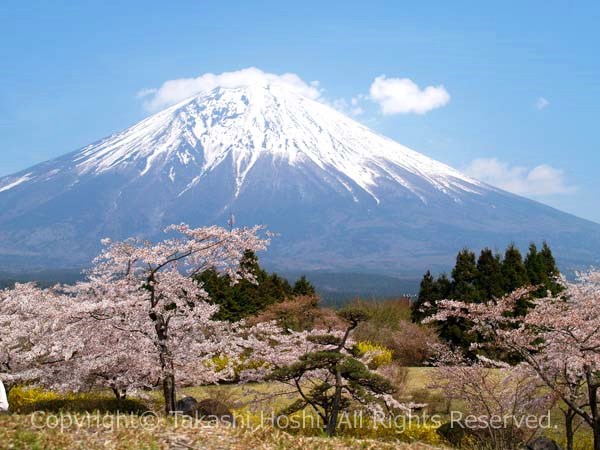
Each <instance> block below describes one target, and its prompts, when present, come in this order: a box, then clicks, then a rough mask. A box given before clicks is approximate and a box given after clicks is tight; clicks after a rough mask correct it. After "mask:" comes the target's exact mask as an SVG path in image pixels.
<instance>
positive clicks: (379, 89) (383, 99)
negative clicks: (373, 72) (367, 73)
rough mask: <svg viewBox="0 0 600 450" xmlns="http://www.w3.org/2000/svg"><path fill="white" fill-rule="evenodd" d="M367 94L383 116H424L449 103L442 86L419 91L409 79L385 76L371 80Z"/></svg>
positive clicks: (448, 95)
mask: <svg viewBox="0 0 600 450" xmlns="http://www.w3.org/2000/svg"><path fill="white" fill-rule="evenodd" d="M369 94H370V99H371V100H373V101H374V102H375V103H377V104H378V105H379V107H380V110H381V113H382V114H385V115H389V114H409V113H414V114H425V113H426V112H428V111H431V110H433V109H436V108H441V107H442V106H444V105H446V104H447V103H448V102H449V101H450V94H449V93H448V91H446V89H445V88H444V86H442V85H439V86H427V87H425V88H423V89H421V88H420V87H419V86H418V85H417V84H416V83H415V82H413V81H412V80H410V79H409V78H387V77H386V76H385V75H381V76H379V77H377V78H375V79H374V80H373V83H372V84H371V88H370V90H369Z"/></svg>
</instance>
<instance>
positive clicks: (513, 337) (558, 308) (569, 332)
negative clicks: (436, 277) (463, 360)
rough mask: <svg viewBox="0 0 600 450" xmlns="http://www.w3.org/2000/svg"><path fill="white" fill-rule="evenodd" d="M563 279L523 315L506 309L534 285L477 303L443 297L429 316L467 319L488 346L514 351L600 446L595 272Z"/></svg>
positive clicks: (599, 305)
mask: <svg viewBox="0 0 600 450" xmlns="http://www.w3.org/2000/svg"><path fill="white" fill-rule="evenodd" d="M563 284H564V286H565V290H564V291H563V292H561V293H560V294H558V295H557V296H554V297H553V296H549V297H547V298H542V299H539V300H535V301H534V305H535V307H534V308H533V309H532V310H530V311H528V313H527V314H526V315H525V316H524V317H515V316H514V314H512V313H511V312H512V311H514V307H515V305H516V304H517V302H519V301H522V300H525V299H529V298H530V294H531V292H533V291H534V290H535V289H536V287H530V288H522V289H517V290H516V291H514V292H513V293H511V294H509V295H507V296H505V297H503V298H500V299H494V300H492V301H489V302H487V303H481V304H467V303H463V302H457V301H451V300H444V301H442V302H440V303H438V305H439V310H438V313H437V314H436V315H434V316H432V317H431V318H429V319H428V320H446V319H448V318H450V317H462V318H465V319H468V320H470V321H472V323H473V324H474V327H475V329H476V330H477V331H478V332H480V333H481V334H482V335H483V336H485V337H486V338H488V339H489V345H495V346H498V347H499V348H503V349H505V350H506V351H508V352H511V353H514V354H517V355H518V356H519V357H520V358H521V359H522V361H523V362H524V363H525V364H527V365H528V366H529V368H530V369H531V370H532V371H533V372H535V374H536V375H537V377H538V378H539V379H540V380H541V381H543V383H544V384H545V385H546V386H547V387H548V388H550V389H551V390H552V391H553V392H554V393H555V394H556V396H557V397H558V398H560V399H561V400H562V401H563V402H564V404H565V405H566V412H567V414H570V415H577V416H579V417H580V418H581V419H582V420H583V421H584V422H585V423H587V424H588V425H589V426H590V427H591V428H592V431H593V435H594V450H600V411H599V410H598V400H599V399H598V389H599V388H600V272H598V271H590V272H588V273H583V274H580V275H579V278H578V280H577V281H576V282H567V281H565V280H563ZM482 345H488V344H482ZM582 390H583V393H584V394H585V396H582Z"/></svg>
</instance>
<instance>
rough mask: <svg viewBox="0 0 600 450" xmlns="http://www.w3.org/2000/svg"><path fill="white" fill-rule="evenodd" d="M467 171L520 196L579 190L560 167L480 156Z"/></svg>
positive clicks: (470, 174) (565, 192)
mask: <svg viewBox="0 0 600 450" xmlns="http://www.w3.org/2000/svg"><path fill="white" fill-rule="evenodd" d="M465 173H467V174H468V175H469V176H471V177H473V178H476V179H478V180H481V181H483V182H485V183H488V184H491V185H493V186H496V187H499V188H500V189H504V190H506V191H509V192H512V193H514V194H518V195H525V196H546V195H553V194H568V193H571V192H574V191H575V190H576V189H577V188H576V187H575V186H572V185H570V184H569V183H568V182H567V180H566V179H565V174H564V172H563V171H562V170H561V169H557V168H554V167H552V166H549V165H547V164H541V165H539V166H536V167H533V168H527V167H521V166H511V165H510V164H508V163H506V162H503V161H500V160H498V159H496V158H480V159H475V160H474V161H472V162H471V164H469V166H468V167H467V168H466V169H465Z"/></svg>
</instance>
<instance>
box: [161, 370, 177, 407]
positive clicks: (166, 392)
mask: <svg viewBox="0 0 600 450" xmlns="http://www.w3.org/2000/svg"><path fill="white" fill-rule="evenodd" d="M162 385H163V396H164V398H165V412H166V413H167V414H172V413H173V412H174V411H175V376H174V375H173V373H172V372H171V373H170V374H169V373H166V374H164V375H163V382H162Z"/></svg>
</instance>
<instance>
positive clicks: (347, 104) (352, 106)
mask: <svg viewBox="0 0 600 450" xmlns="http://www.w3.org/2000/svg"><path fill="white" fill-rule="evenodd" d="M363 97H364V96H363V95H357V96H356V97H352V98H351V99H350V101H348V100H346V99H345V98H338V99H335V100H334V101H333V102H331V106H333V107H334V108H335V109H337V110H338V111H340V112H342V113H344V114H346V115H348V116H360V115H361V114H363V113H364V112H365V110H364V109H363V108H362V106H361V105H360V102H361V100H362V99H363Z"/></svg>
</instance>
